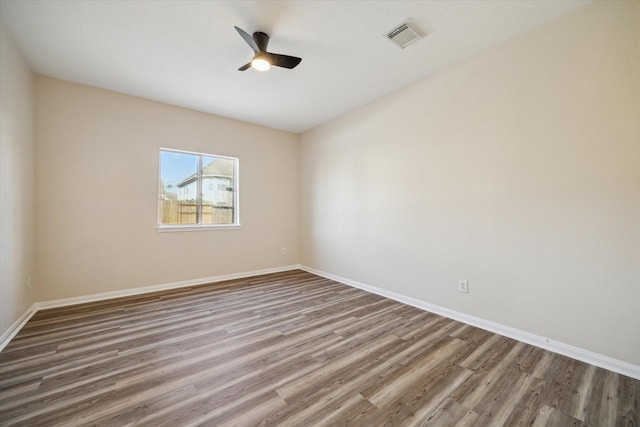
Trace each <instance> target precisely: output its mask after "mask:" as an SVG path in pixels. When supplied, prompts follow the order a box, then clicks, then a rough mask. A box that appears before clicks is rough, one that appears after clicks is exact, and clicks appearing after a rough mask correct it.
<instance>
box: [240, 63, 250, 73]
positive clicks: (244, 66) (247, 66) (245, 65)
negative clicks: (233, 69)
mask: <svg viewBox="0 0 640 427" xmlns="http://www.w3.org/2000/svg"><path fill="white" fill-rule="evenodd" d="M249 67H251V62H249V63H248V64H244V65H243V66H242V67H240V68H238V71H244V70H246V69H247V68H249Z"/></svg>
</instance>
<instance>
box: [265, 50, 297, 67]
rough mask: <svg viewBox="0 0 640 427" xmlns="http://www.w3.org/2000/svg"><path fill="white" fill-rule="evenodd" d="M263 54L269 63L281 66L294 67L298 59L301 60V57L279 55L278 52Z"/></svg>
mask: <svg viewBox="0 0 640 427" xmlns="http://www.w3.org/2000/svg"><path fill="white" fill-rule="evenodd" d="M265 55H266V56H267V58H268V59H269V62H270V63H271V65H275V66H276V67H282V68H289V69H291V68H295V67H296V66H297V65H298V64H299V63H300V61H302V58H298V57H297V56H289V55H280V54H278V53H265Z"/></svg>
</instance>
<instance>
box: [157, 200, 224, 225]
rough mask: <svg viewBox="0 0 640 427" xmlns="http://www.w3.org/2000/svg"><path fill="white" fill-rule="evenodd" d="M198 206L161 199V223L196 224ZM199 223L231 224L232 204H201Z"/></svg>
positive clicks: (191, 203)
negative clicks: (200, 220) (200, 219)
mask: <svg viewBox="0 0 640 427" xmlns="http://www.w3.org/2000/svg"><path fill="white" fill-rule="evenodd" d="M197 212H198V206H197V205H196V204H195V203H193V202H181V201H179V200H163V201H162V224H167V225H170V224H197V222H196V221H197ZM201 224H233V206H215V205H212V204H203V205H202V222H201Z"/></svg>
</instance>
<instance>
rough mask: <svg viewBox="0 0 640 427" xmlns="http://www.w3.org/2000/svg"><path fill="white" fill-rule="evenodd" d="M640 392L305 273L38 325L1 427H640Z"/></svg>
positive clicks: (590, 369) (18, 362) (17, 365)
mask: <svg viewBox="0 0 640 427" xmlns="http://www.w3.org/2000/svg"><path fill="white" fill-rule="evenodd" d="M639 395H640V381H637V380H634V379H632V378H629V377H625V376H622V375H618V374H615V373H613V372H610V371H607V370H604V369H600V368H597V367H595V366H591V365H588V364H585V363H582V362H578V361H576V360H573V359H570V358H567V357H564V356H560V355H557V354H554V353H551V352H548V351H545V350H542V349H540V348H536V347H533V346H530V345H527V344H524V343H521V342H518V341H515V340H513V339H509V338H505V337H502V336H500V335H496V334H493V333H490V332H486V331H483V330H481V329H478V328H474V327H472V326H468V325H465V324H463V323H459V322H456V321H453V320H449V319H446V318H443V317H440V316H437V315H435V314H431V313H428V312H424V311H421V310H419V309H416V308H413V307H409V306H406V305H403V304H400V303H398V302H395V301H391V300H388V299H385V298H382V297H379V296H376V295H372V294H369V293H366V292H364V291H361V290H358V289H354V288H350V287H348V286H345V285H342V284H339V283H336V282H333V281H331V280H327V279H324V278H321V277H318V276H315V275H312V274H309V273H306V272H303V271H298V270H296V271H291V272H285V273H278V274H270V275H265V276H258V277H253V278H250V279H242V280H234V281H228V282H223V283H217V284H212V285H205V286H198V287H192V288H184V289H179V290H173V291H167V292H161V293H155V294H146V295H144V296H138V297H130V298H123V299H115V300H109V301H103V302H97V303H90V304H82V305H76V306H73V307H65V308H59V309H51V310H45V311H40V312H38V313H37V314H36V315H35V316H34V317H33V318H32V319H31V320H30V321H29V322H28V323H27V325H26V326H25V327H24V328H23V329H22V330H21V331H20V333H19V334H18V335H17V336H16V337H15V338H14V339H13V341H12V342H11V343H10V344H9V345H8V346H7V347H6V348H5V350H4V351H2V352H1V353H0V425H2V426H14V425H15V426H29V425H37V426H56V425H60V426H76V425H77V426H87V425H100V426H103V425H104V426H125V425H137V426H138V425H139V426H154V427H155V426H192V425H193V426H196V425H202V426H252V425H261V426H272V425H283V426H325V425H326V426H348V425H353V426H383V425H384V426H422V425H433V426H475V425H477V426H485V425H496V426H502V425H506V426H514V425H534V426H568V425H578V426H579V425H589V426H618V425H620V426H622V425H624V426H635V425H638V413H639V403H638V400H639Z"/></svg>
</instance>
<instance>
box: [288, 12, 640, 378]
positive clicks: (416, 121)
mask: <svg viewBox="0 0 640 427" xmlns="http://www.w3.org/2000/svg"><path fill="white" fill-rule="evenodd" d="M639 23H640V3H638V2H622V3H621V2H603V3H596V4H594V5H591V6H588V7H586V8H585V9H583V10H581V11H579V12H578V13H577V14H575V15H572V16H568V17H565V18H562V19H561V20H559V21H555V22H553V23H551V24H550V25H548V26H546V27H544V28H542V29H540V30H538V31H536V32H534V33H530V34H528V35H526V36H523V37H521V38H519V39H516V40H514V41H512V42H510V43H508V44H506V45H504V46H502V47H501V48H499V49H497V50H493V51H491V52H489V53H485V54H483V55H481V56H478V57H476V58H474V59H471V60H469V61H467V62H466V63H464V64H461V65H458V66H456V67H454V68H451V69H449V70H447V71H446V72H443V73H440V74H439V75H436V76H433V77H431V78H428V79H425V80H423V81H420V82H418V83H416V84H413V85H411V86H409V87H407V88H405V89H404V90H401V91H399V92H396V93H394V94H391V95H389V96H386V97H384V98H382V99H379V100H378V101H376V102H373V103H371V104H369V105H367V106H365V107H364V108H361V109H359V110H357V111H354V112H352V113H350V114H347V115H345V116H343V117H341V118H338V119H336V120H334V121H332V122H330V123H327V124H325V125H323V126H320V127H319V128H317V129H315V130H312V131H310V132H308V133H305V134H303V135H302V146H301V166H300V167H301V195H302V196H301V206H302V211H301V218H302V223H301V236H302V242H301V248H302V262H303V264H305V265H307V266H310V267H312V268H316V269H319V270H322V271H325V272H329V273H332V274H335V275H338V276H342V277H345V278H348V279H351V280H356V281H360V282H363V283H366V284H369V285H373V286H377V287H380V288H384V289H387V290H392V291H395V292H399V293H401V294H404V295H407V296H410V297H415V298H418V299H421V300H424V301H427V302H429V303H433V304H437V305H440V306H443V307H447V308H450V309H454V310H457V311H460V312H463V313H467V314H470V315H473V316H477V317H480V318H484V319H487V320H490V321H494V322H498V323H500V324H503V325H507V326H511V327H514V328H517V329H520V330H523V331H527V332H530V333H533V334H537V335H540V336H544V337H548V338H550V339H553V340H557V341H560V342H563V343H568V344H572V345H575V346H578V347H580V348H583V349H587V350H591V351H594V352H597V353H600V354H604V355H608V356H611V357H613V358H616V359H619V360H624V361H627V362H630V363H633V364H636V365H638V364H640V341H639V340H640V328H639V319H640V317H639V315H638V313H639V312H640V163H639V162H640V125H639V123H640V88H639V83H640V63H639V59H640V55H639V52H640V25H639ZM427 42H428V40H427ZM407 54H410V48H409V49H407ZM458 279H467V280H469V284H470V292H469V294H467V295H464V294H460V293H458V292H457V281H458Z"/></svg>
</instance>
